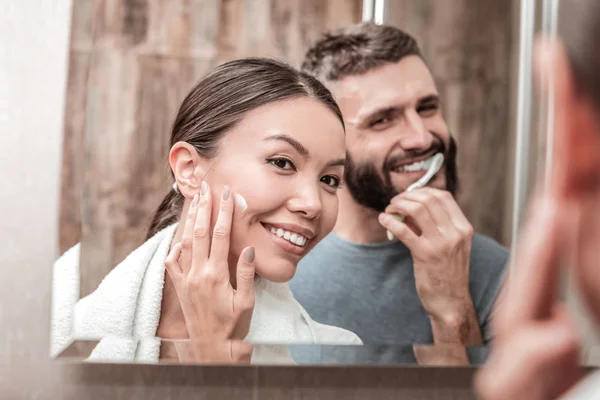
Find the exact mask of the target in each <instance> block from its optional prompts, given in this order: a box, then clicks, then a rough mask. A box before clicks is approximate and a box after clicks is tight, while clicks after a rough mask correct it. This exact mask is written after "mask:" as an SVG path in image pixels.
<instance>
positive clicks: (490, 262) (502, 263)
mask: <svg viewBox="0 0 600 400" xmlns="http://www.w3.org/2000/svg"><path fill="white" fill-rule="evenodd" d="M509 256H510V253H509V251H508V249H507V248H506V247H504V246H502V245H501V244H500V243H498V242H497V241H496V240H494V239H492V238H490V237H487V236H484V235H481V234H475V236H474V237H473V245H472V248H471V264H470V268H469V275H470V288H471V295H472V296H473V300H474V301H475V305H476V307H477V310H478V314H479V315H481V316H482V318H484V320H485V319H487V315H488V314H489V312H490V310H491V305H492V304H493V302H494V300H495V298H496V296H497V295H498V291H499V290H500V287H501V286H502V282H503V281H504V278H505V274H506V271H507V268H508V262H509Z"/></svg>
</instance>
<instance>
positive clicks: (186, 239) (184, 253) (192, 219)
mask: <svg viewBox="0 0 600 400" xmlns="http://www.w3.org/2000/svg"><path fill="white" fill-rule="evenodd" d="M199 199H200V196H199V195H198V194H197V193H196V194H195V195H194V198H193V199H192V202H191V203H190V207H189V209H188V212H187V215H186V217H185V221H184V224H185V225H184V227H183V234H182V236H181V259H180V265H181V269H182V271H183V272H184V273H185V274H187V273H188V272H189V270H190V268H191V265H192V247H193V243H194V241H193V237H194V225H195V224H196V214H197V212H196V211H197V208H198V201H199Z"/></svg>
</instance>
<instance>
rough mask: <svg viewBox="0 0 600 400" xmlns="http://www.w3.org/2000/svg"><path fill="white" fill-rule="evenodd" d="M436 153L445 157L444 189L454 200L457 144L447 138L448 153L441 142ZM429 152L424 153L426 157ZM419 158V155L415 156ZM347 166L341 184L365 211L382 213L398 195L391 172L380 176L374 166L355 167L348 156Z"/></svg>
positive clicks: (384, 171) (452, 139) (360, 165)
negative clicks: (342, 183)
mask: <svg viewBox="0 0 600 400" xmlns="http://www.w3.org/2000/svg"><path fill="white" fill-rule="evenodd" d="M436 147H438V149H437V150H438V151H436V153H442V154H444V157H445V162H444V167H445V172H446V187H445V189H446V190H447V191H448V192H450V194H452V196H456V193H457V191H458V174H457V165H456V141H455V140H454V138H453V137H450V145H449V146H448V151H446V146H445V145H444V142H443V141H440V142H439V144H438V145H437V146H436ZM431 150H432V149H429V150H427V152H425V153H423V154H426V153H428V152H431ZM415 157H418V155H415ZM346 158H347V165H346V171H345V173H344V180H345V183H346V186H347V187H348V191H349V192H350V194H351V195H352V197H353V198H354V200H355V201H356V202H357V203H358V204H361V205H363V206H365V207H367V208H370V209H373V210H375V211H377V212H383V211H385V208H386V207H387V206H388V205H389V204H390V202H391V201H392V199H393V198H394V197H395V196H396V195H398V194H399V193H400V192H399V191H398V190H396V188H394V185H393V184H392V181H391V177H390V170H389V169H388V168H385V167H383V173H380V172H378V170H377V168H376V167H375V165H373V164H369V163H364V164H356V163H355V162H354V161H353V160H352V157H351V156H350V154H347V155H346Z"/></svg>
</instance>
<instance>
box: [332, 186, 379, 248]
mask: <svg viewBox="0 0 600 400" xmlns="http://www.w3.org/2000/svg"><path fill="white" fill-rule="evenodd" d="M339 201H340V203H339V204H340V206H339V211H338V218H337V222H336V224H335V227H334V228H333V233H335V234H336V235H337V236H339V237H340V238H342V239H344V240H347V241H349V242H352V243H381V242H386V241H387V240H388V239H387V236H386V231H385V228H384V227H383V226H381V224H380V223H379V212H377V211H375V210H373V209H370V208H367V207H364V206H362V205H360V204H358V203H357V202H356V201H355V200H354V199H353V198H352V196H351V195H350V193H349V192H348V191H347V190H345V189H343V190H340V191H339Z"/></svg>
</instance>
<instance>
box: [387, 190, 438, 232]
mask: <svg viewBox="0 0 600 400" xmlns="http://www.w3.org/2000/svg"><path fill="white" fill-rule="evenodd" d="M385 211H386V213H390V214H400V215H404V216H406V217H408V218H410V219H411V220H412V221H413V222H414V223H415V224H416V225H417V226H418V228H419V230H420V231H421V232H423V234H424V235H426V236H427V237H428V238H429V239H432V240H435V239H436V238H439V237H440V236H441V234H440V230H439V229H438V226H437V224H436V222H435V220H434V219H433V217H432V215H431V213H430V211H429V209H428V208H427V206H426V205H425V204H422V203H420V202H418V201H413V200H408V199H405V198H400V197H397V198H395V199H394V200H392V202H391V204H390V205H389V206H388V207H387V208H386V210H385ZM392 233H393V231H392Z"/></svg>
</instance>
